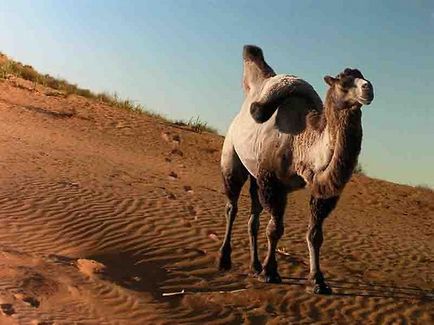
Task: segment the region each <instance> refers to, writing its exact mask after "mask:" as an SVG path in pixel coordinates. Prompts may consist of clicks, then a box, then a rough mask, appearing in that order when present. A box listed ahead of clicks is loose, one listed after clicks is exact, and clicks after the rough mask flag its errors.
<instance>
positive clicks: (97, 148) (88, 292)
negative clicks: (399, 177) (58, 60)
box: [0, 79, 434, 324]
mask: <svg viewBox="0 0 434 325" xmlns="http://www.w3.org/2000/svg"><path fill="white" fill-rule="evenodd" d="M221 144H222V137H219V136H215V135H211V134H206V133H203V134H197V133H194V132H192V131H191V130H188V129H187V128H183V127H179V126H176V125H172V124H170V123H167V122H165V121H162V120H158V119H155V118H152V117H149V116H145V115H138V114H134V113H132V112H128V111H123V110H119V109H116V108H112V107H108V106H107V105H104V104H102V103H98V102H95V101H88V100H86V99H84V98H81V97H78V96H74V95H72V96H68V97H65V96H63V95H62V94H53V93H52V92H51V90H50V89H47V88H43V87H41V86H37V87H36V88H35V87H34V85H32V84H31V83H27V82H25V81H22V80H19V79H14V80H8V81H1V82H0V155H1V158H0V170H1V171H0V179H1V187H0V215H1V219H0V222H1V227H0V245H1V246H0V275H1V278H0V299H1V301H0V307H1V308H0V311H2V315H1V316H0V321H1V322H2V323H5V324H14V323H15V324H32V323H33V324H37V323H38V322H39V323H41V324H42V323H43V322H45V323H46V324H71V323H76V324H159V323H161V324H174V323H180V324H191V323H198V324H204V323H215V324H228V323H229V324H230V323H233V324H238V323H247V324H249V323H250V324H265V323H270V324H288V323H292V324H310V323H313V322H314V323H319V324H320V323H324V324H329V323H338V324H339V323H340V324H348V323H354V322H363V323H386V324H395V323H398V324H399V323H402V324H429V323H432V322H434V318H433V312H432V310H434V308H433V307H434V284H433V279H434V273H433V272H434V271H433V270H434V263H433V257H432V252H433V248H434V242H433V233H432V229H433V217H434V194H433V192H432V191H430V190H426V189H418V188H413V187H409V186H402V185H397V184H392V183H388V182H384V181H380V180H374V179H371V178H368V177H365V176H356V177H353V179H352V180H351V182H350V184H349V185H348V187H347V188H346V190H345V193H344V195H343V197H342V199H341V201H340V203H339V205H338V208H337V209H336V210H335V212H334V213H333V215H332V216H331V217H330V218H329V219H328V220H327V221H326V225H325V243H324V248H323V253H322V263H323V269H324V271H325V274H326V277H327V279H328V280H329V283H330V285H331V286H332V288H333V289H334V291H335V295H333V296H331V297H323V296H314V295H310V294H308V293H306V292H305V287H304V283H305V281H306V276H307V274H308V252H307V248H306V244H305V240H304V235H305V231H306V228H307V221H308V219H307V213H308V209H307V202H308V193H307V192H305V191H300V192H297V193H295V194H294V195H292V196H290V198H289V200H288V208H287V212H286V215H285V234H284V237H283V238H282V240H281V242H280V244H281V247H280V249H281V254H279V256H278V258H279V267H280V273H281V275H282V276H283V284H281V285H267V284H264V283H261V282H259V281H258V280H257V279H255V278H252V277H250V276H249V275H248V271H249V270H248V265H249V263H248V261H249V255H248V254H249V250H248V237H247V219H248V214H249V210H250V207H249V198H248V196H247V191H245V192H243V194H242V197H241V200H240V208H239V215H238V218H237V220H236V222H235V228H234V235H233V264H234V266H233V269H232V271H230V272H228V273H220V272H218V271H217V270H216V267H215V259H216V256H217V254H218V249H219V246H220V244H221V242H220V241H221V239H222V237H223V234H224V226H225V220H224V216H223V207H224V203H225V200H224V196H223V194H222V191H221V180H220V173H219V163H218V161H219V154H220V148H221ZM267 220H268V217H267V215H266V214H264V215H263V216H262V217H261V232H260V238H259V248H260V256H261V257H262V258H263V257H264V254H265V247H266V238H265V225H266V222H267ZM183 290H184V293H183V294H175V295H173V296H163V294H164V293H180V292H182V291H183Z"/></svg>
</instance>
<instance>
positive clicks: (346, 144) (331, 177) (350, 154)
mask: <svg viewBox="0 0 434 325" xmlns="http://www.w3.org/2000/svg"><path fill="white" fill-rule="evenodd" d="M336 91H337V90H336V89H335V87H332V88H330V89H329V90H328V92H327V97H326V100H325V105H324V111H323V119H324V124H325V126H324V128H323V130H322V132H321V136H322V137H324V136H326V137H328V138H329V139H330V147H331V148H333V149H332V154H331V160H330V162H329V164H328V165H327V167H326V168H325V169H324V170H323V171H321V172H319V173H317V174H316V175H315V176H314V178H313V181H312V183H311V187H312V191H313V194H314V195H315V196H317V197H323V198H325V197H332V196H336V195H338V194H340V192H341V191H342V189H343V188H344V186H345V184H346V183H347V182H348V181H349V179H350V177H351V175H352V173H353V170H354V167H355V166H356V164H357V159H358V156H359V153H360V149H361V144H362V123H361V117H362V112H361V110H360V106H361V105H353V106H351V107H346V106H347V105H348V104H345V103H343V102H342V101H341V100H340V99H339V98H338V97H337V96H336ZM314 132H315V131H314ZM324 132H328V135H324ZM323 150H327V148H323Z"/></svg>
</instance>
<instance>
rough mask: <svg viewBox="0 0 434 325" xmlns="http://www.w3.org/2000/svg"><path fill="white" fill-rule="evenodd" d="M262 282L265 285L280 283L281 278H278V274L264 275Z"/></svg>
mask: <svg viewBox="0 0 434 325" xmlns="http://www.w3.org/2000/svg"><path fill="white" fill-rule="evenodd" d="M264 282H265V283H282V278H281V277H280V275H279V273H275V274H265V275H264Z"/></svg>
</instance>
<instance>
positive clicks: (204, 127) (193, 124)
mask: <svg viewBox="0 0 434 325" xmlns="http://www.w3.org/2000/svg"><path fill="white" fill-rule="evenodd" d="M174 123H175V124H176V125H182V126H187V127H189V128H190V129H192V130H193V131H194V132H197V133H202V132H209V133H216V134H217V133H218V131H217V130H216V129H215V128H213V127H211V126H209V125H208V123H207V122H205V121H201V120H200V117H199V116H197V117H196V118H193V117H192V118H190V119H189V120H188V121H183V120H177V121H175V122H174Z"/></svg>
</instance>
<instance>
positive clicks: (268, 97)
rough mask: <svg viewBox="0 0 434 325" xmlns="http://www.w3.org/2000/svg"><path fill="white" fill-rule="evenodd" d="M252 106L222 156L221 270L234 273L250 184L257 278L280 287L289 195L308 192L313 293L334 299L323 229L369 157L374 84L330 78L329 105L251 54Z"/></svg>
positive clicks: (246, 84) (352, 72) (358, 76)
mask: <svg viewBox="0 0 434 325" xmlns="http://www.w3.org/2000/svg"><path fill="white" fill-rule="evenodd" d="M243 67H244V72H243V89H244V94H245V100H244V102H243V104H242V107H241V110H240V112H239V113H238V115H237V116H236V117H235V118H234V120H233V121H232V123H231V125H230V127H229V129H228V132H227V135H226V138H225V141H224V144H223V149H222V155H221V171H222V176H223V183H224V188H225V193H226V196H227V204H226V208H225V214H226V232H225V237H224V240H223V243H222V246H221V248H220V255H219V268H220V269H221V270H229V269H230V268H231V232H232V227H233V223H234V221H235V217H236V214H237V202H238V198H239V195H240V192H241V189H242V187H243V185H244V183H245V182H246V180H247V178H250V197H251V213H250V218H249V222H248V232H249V240H250V255H251V266H250V268H251V271H252V272H253V274H254V275H259V274H262V273H263V278H264V281H265V282H267V283H280V282H281V277H280V275H279V273H278V270H277V261H276V247H277V244H278V241H279V239H280V238H281V237H282V235H283V232H284V223H283V215H284V211H285V206H286V197H287V194H288V193H291V192H293V191H295V190H299V189H302V188H308V189H309V190H310V193H311V198H310V202H309V205H310V222H309V226H308V230H307V234H306V241H307V245H308V249H309V257H310V272H309V281H308V291H310V292H312V293H315V294H331V293H332V290H331V288H330V287H329V286H328V285H327V284H326V283H325V281H324V276H323V273H322V272H321V269H320V263H319V259H320V248H321V245H322V243H323V230H322V225H323V222H324V220H325V219H326V218H327V216H328V215H329V214H330V213H331V212H332V211H333V209H334V208H335V207H336V204H337V202H338V200H339V197H340V195H341V193H342V190H343V189H344V187H345V184H346V183H347V182H348V181H349V179H350V177H351V175H352V173H353V169H354V167H355V166H356V164H357V160H358V155H359V153H360V149H361V141H362V124H361V117H362V113H361V107H362V105H369V104H370V103H371V102H372V100H373V98H374V93H373V87H372V84H371V83H370V82H369V81H368V80H366V79H365V78H364V77H363V75H362V73H361V72H360V71H359V70H357V69H349V68H347V69H345V70H344V71H343V72H342V73H340V74H338V75H337V76H336V77H331V76H325V77H324V81H325V82H326V83H327V84H328V86H329V88H328V91H327V94H326V98H325V103H324V105H323V103H322V101H321V98H320V97H319V96H318V94H317V93H316V91H315V90H314V89H313V87H312V86H311V85H310V84H309V83H307V82H306V81H304V80H302V79H300V78H298V77H296V76H292V75H276V74H275V72H274V71H273V69H272V68H271V67H270V66H269V65H268V64H267V63H266V62H265V59H264V56H263V52H262V50H261V49H260V48H259V47H256V46H253V45H246V46H245V47H244V50H243ZM263 209H265V211H266V212H268V213H269V214H270V220H269V222H268V225H267V229H266V235H267V241H268V251H267V255H266V258H265V260H264V263H263V264H261V263H260V261H259V258H258V247H257V237H258V231H259V223H260V222H259V216H260V214H261V212H262V210H263Z"/></svg>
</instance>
